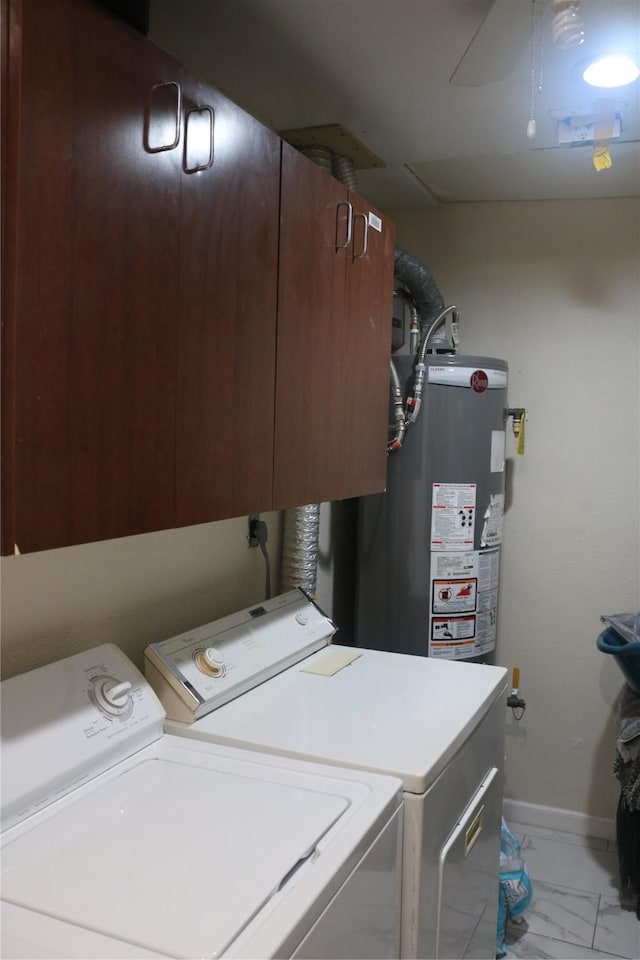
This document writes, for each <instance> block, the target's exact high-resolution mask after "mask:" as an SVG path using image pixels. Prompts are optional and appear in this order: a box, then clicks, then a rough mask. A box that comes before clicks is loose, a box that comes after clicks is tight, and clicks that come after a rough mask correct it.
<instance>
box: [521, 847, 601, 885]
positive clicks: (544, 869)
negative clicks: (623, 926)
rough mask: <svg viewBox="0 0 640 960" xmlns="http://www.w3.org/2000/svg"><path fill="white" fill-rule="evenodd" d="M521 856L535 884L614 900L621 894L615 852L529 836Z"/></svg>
mask: <svg viewBox="0 0 640 960" xmlns="http://www.w3.org/2000/svg"><path fill="white" fill-rule="evenodd" d="M522 857H523V859H524V862H525V863H526V865H527V870H528V871H529V876H530V877H531V879H532V880H534V881H535V880H543V881H545V882H546V883H552V884H558V885H559V886H562V887H568V888H570V889H572V890H580V891H584V892H586V893H600V894H603V895H604V896H611V897H615V896H616V894H617V893H618V888H619V871H618V856H617V854H616V853H615V852H614V851H613V850H596V849H594V848H593V847H583V846H579V845H578V844H574V843H564V842H560V841H558V840H549V839H546V838H545V837H535V836H526V837H525V840H524V843H523V845H522Z"/></svg>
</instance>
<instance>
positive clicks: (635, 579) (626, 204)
mask: <svg viewBox="0 0 640 960" xmlns="http://www.w3.org/2000/svg"><path fill="white" fill-rule="evenodd" d="M392 215H393V217H394V219H395V220H396V222H397V225H398V235H397V239H398V243H400V244H401V245H403V246H405V247H406V248H408V249H410V250H411V251H412V252H414V253H415V254H416V255H417V256H419V257H420V258H421V259H423V260H424V261H425V262H426V263H427V264H428V266H429V268H430V270H431V272H432V274H433V276H434V278H435V280H436V282H437V284H438V286H439V287H440V290H441V291H442V294H443V296H444V299H445V302H446V303H455V304H456V305H457V306H458V308H459V310H460V313H461V336H462V351H463V352H465V353H477V354H481V355H488V356H496V357H503V358H504V359H506V360H507V361H508V362H509V368H510V386H509V403H510V404H511V405H513V406H524V407H526V408H527V411H528V422H527V432H526V453H525V456H524V457H518V458H517V459H516V460H515V461H513V462H512V463H511V467H512V470H511V477H510V484H509V491H510V503H509V507H508V513H507V516H506V519H505V544H504V551H503V563H502V575H501V598H500V621H499V648H498V660H499V662H501V663H503V664H504V665H505V666H508V667H509V668H511V667H513V666H515V665H518V666H519V667H520V668H521V693H522V695H523V696H524V697H525V699H526V701H527V710H526V713H525V716H524V718H523V719H522V720H521V721H520V722H519V723H516V721H515V720H509V721H508V737H507V786H506V795H507V796H508V797H510V798H512V799H516V800H523V801H527V802H530V803H539V804H545V805H549V806H554V807H562V808H566V809H570V810H576V811H580V812H583V813H587V814H590V815H593V816H603V817H612V816H613V815H614V811H615V799H614V798H615V796H616V790H615V781H614V779H613V776H612V772H611V764H612V761H613V742H614V731H615V726H614V719H613V718H614V710H615V703H616V698H617V696H618V694H619V692H620V690H621V689H622V686H623V678H622V674H621V673H620V672H619V671H618V668H617V666H616V664H615V663H614V662H612V660H611V658H609V657H606V656H604V655H603V654H601V653H599V652H598V650H597V649H596V647H595V639H596V636H597V634H598V633H599V632H600V629H601V624H600V620H599V617H600V614H602V613H615V612H621V611H630V610H638V609H639V608H640V589H639V587H640V584H639V569H640V517H639V499H640V493H639V490H640V485H639V456H640V454H639V449H640V447H639V445H640V423H639V414H640V409H639V406H640V394H639V388H638V380H639V359H640V357H639V350H640V347H639V329H640V282H639V262H640V236H639V205H638V201H637V200H631V199H624V200H589V201H566V202H564V201H562V202H560V201H555V202H529V203H524V202H523V203H501V204H490V203H487V204H457V205H449V206H443V207H439V208H437V209H433V210H423V211H395V212H392Z"/></svg>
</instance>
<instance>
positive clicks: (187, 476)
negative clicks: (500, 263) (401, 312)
mask: <svg viewBox="0 0 640 960" xmlns="http://www.w3.org/2000/svg"><path fill="white" fill-rule="evenodd" d="M5 2H6V0H3V4H5ZM8 4H9V10H8V13H9V16H8V17H7V16H6V14H7V9H6V7H5V6H3V15H4V16H3V30H6V29H7V25H8V33H7V34H6V35H5V36H4V37H3V43H6V44H8V48H9V56H8V58H5V62H6V64H7V68H6V73H5V75H4V76H3V88H4V89H5V90H6V91H7V92H6V94H5V95H6V109H5V110H4V111H3V115H4V118H5V119H4V121H3V122H4V127H3V144H4V145H6V149H5V150H4V151H3V154H4V157H5V161H6V162H5V164H4V166H3V194H4V200H5V203H4V211H5V215H4V222H3V230H4V241H5V242H4V259H3V271H4V276H3V279H4V283H3V437H2V443H3V450H2V453H3V462H2V480H3V502H2V519H3V535H2V552H3V553H5V554H6V553H14V552H23V553H24V552H29V551H35V550H44V549H50V548H53V547H60V546H65V545H70V544H76V543H83V542H88V541H93V540H104V539H108V538H112V537H120V536H125V535H129V534H135V533H144V532H147V531H151V530H159V529H165V528H168V527H177V526H184V525H187V524H193V523H201V522H204V521H209V520H218V519H221V518H225V517H233V516H241V515H243V514H247V513H252V512H259V511H264V510H269V509H280V508H285V507H289V506H295V505H299V504H303V503H312V502H319V501H322V500H333V499H342V498H345V497H351V496H357V495H361V494H365V493H371V492H374V491H379V490H382V489H384V486H385V480H386V435H387V408H388V369H389V368H388V361H389V347H390V335H391V321H390V318H391V296H392V287H393V242H394V241H393V226H392V224H391V223H390V222H389V221H387V220H386V219H385V218H384V217H382V216H381V215H380V214H379V213H377V211H375V210H373V209H372V208H371V207H370V205H368V204H365V203H364V201H363V200H362V199H361V198H359V197H357V196H355V195H353V194H352V193H350V192H349V191H348V190H347V188H346V187H345V186H344V185H342V184H340V183H338V182H337V181H335V180H334V179H333V178H332V177H330V176H329V175H328V174H327V173H326V172H325V171H324V170H322V169H320V168H319V167H316V166H314V165H313V164H312V163H311V162H310V161H308V160H307V159H306V158H305V157H303V156H301V155H300V154H299V153H297V151H295V150H294V149H293V148H291V147H290V146H289V145H288V144H283V143H282V142H281V140H280V139H279V138H278V137H277V136H276V135H275V134H274V133H272V132H271V131H269V130H268V129H266V128H265V127H263V126H262V125H261V124H259V123H258V122H257V121H255V120H254V119H253V118H251V117H250V116H248V115H247V114H246V113H244V112H243V111H242V110H240V109H239V108H238V107H236V106H235V105H234V104H233V103H231V102H230V101H229V100H227V99H226V98H224V97H223V96H221V95H220V94H219V93H218V92H217V91H216V90H214V89H213V88H211V87H210V86H208V85H206V84H204V83H201V82H199V81H198V80H197V79H195V78H194V77H193V76H192V75H190V74H189V73H188V72H187V70H185V69H184V68H183V66H182V65H181V64H179V63H177V62H176V61H175V60H174V59H172V58H171V57H169V56H168V55H167V54H165V53H164V52H163V51H161V50H160V49H158V48H157V47H155V46H154V45H153V44H152V43H150V42H149V41H148V40H147V39H146V38H144V37H143V36H142V35H140V34H137V33H136V32H135V31H134V30H133V29H131V28H129V27H128V26H126V25H125V24H123V23H122V22H120V21H119V20H117V19H116V18H115V17H113V16H112V15H111V14H110V13H108V12H107V11H105V10H103V9H102V8H101V7H100V6H98V5H97V4H94V3H93V2H92V0H8Z"/></svg>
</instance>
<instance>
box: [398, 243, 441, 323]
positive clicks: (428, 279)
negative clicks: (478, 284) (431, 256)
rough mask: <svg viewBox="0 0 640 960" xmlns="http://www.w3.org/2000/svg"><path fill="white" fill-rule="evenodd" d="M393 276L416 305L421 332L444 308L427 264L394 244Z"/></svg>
mask: <svg viewBox="0 0 640 960" xmlns="http://www.w3.org/2000/svg"><path fill="white" fill-rule="evenodd" d="M394 271H395V278H396V281H399V282H400V283H401V284H402V285H403V286H404V287H406V288H407V290H408V291H409V293H410V294H411V297H412V299H413V302H414V303H415V305H416V309H417V311H418V315H419V318H420V326H421V327H422V330H423V332H424V331H425V330H426V329H427V327H428V326H429V324H431V323H432V322H433V321H434V320H435V319H436V317H438V316H439V315H440V314H441V313H442V311H443V310H444V300H443V299H442V294H441V293H440V291H439V290H438V288H437V286H436V284H435V281H434V279H433V277H432V276H431V273H430V272H429V270H428V268H427V266H426V265H425V264H424V263H423V262H422V260H418V258H417V257H414V255H413V254H412V253H409V251H408V250H404V249H403V248H402V247H399V246H396V249H395V268H394Z"/></svg>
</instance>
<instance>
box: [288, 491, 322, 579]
mask: <svg viewBox="0 0 640 960" xmlns="http://www.w3.org/2000/svg"><path fill="white" fill-rule="evenodd" d="M319 533H320V504H319V503H309V504H307V505H306V506H305V507H293V508H291V509H289V510H285V512H284V530H283V535H282V572H281V580H282V589H283V591H286V590H293V588H294V587H302V589H303V590H305V591H306V592H307V593H308V594H310V595H311V596H313V595H314V594H315V592H316V574H317V568H318V539H319Z"/></svg>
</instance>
